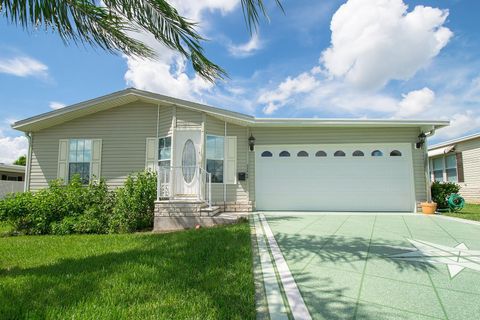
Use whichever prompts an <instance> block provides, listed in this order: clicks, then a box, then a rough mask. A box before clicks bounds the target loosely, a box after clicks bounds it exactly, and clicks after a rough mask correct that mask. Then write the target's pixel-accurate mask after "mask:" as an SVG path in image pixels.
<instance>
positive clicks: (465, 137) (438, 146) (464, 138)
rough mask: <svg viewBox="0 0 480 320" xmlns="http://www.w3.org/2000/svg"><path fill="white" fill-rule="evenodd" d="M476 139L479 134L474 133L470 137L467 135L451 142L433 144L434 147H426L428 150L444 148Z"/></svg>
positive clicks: (479, 136)
mask: <svg viewBox="0 0 480 320" xmlns="http://www.w3.org/2000/svg"><path fill="white" fill-rule="evenodd" d="M476 138H480V133H475V134H471V135H468V136H463V137H460V138H457V139H452V140H448V141H444V142H441V143H437V144H434V145H432V146H430V147H428V150H433V149H437V148H442V147H445V146H448V145H451V144H456V143H460V142H464V141H467V140H472V139H476Z"/></svg>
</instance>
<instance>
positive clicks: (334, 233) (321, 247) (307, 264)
mask: <svg viewBox="0 0 480 320" xmlns="http://www.w3.org/2000/svg"><path fill="white" fill-rule="evenodd" d="M350 217H351V216H347V217H346V218H345V220H343V222H342V223H341V224H340V225H339V226H338V228H337V229H336V230H335V232H333V233H332V234H331V235H329V236H328V237H327V239H326V240H325V242H324V243H322V244H321V245H320V246H319V248H318V250H322V249H323V248H325V246H326V245H327V244H328V243H330V242H331V240H333V239H334V238H335V235H336V234H337V232H338V231H339V230H340V228H341V227H342V226H343V225H344V224H345V222H347V220H348V219H350ZM313 259H315V254H314V256H313V257H311V258H310V260H308V262H307V263H306V264H305V265H304V266H303V268H302V269H301V270H300V272H303V271H305V268H307V267H308V266H309V265H310V263H312V261H313Z"/></svg>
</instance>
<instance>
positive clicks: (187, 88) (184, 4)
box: [124, 0, 239, 100]
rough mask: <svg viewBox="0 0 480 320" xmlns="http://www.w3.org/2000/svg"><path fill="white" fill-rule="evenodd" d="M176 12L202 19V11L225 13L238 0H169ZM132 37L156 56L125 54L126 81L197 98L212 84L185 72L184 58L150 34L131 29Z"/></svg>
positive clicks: (141, 86) (152, 89)
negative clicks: (144, 56) (150, 57)
mask: <svg viewBox="0 0 480 320" xmlns="http://www.w3.org/2000/svg"><path fill="white" fill-rule="evenodd" d="M169 2H170V3H171V4H172V5H173V6H175V8H176V9H177V10H178V11H179V13H180V14H182V15H183V16H185V17H187V18H188V19H189V20H191V21H196V22H198V21H200V22H201V24H200V27H205V22H206V21H201V20H202V14H203V13H204V12H213V11H220V12H221V13H222V14H226V13H228V12H231V11H232V10H234V9H235V7H236V6H237V5H238V3H239V0H204V1H198V0H197V1H195V0H170V1H169ZM134 37H135V38H137V39H139V40H141V41H143V42H144V43H146V44H147V45H149V46H150V47H151V48H152V49H154V51H155V52H156V54H157V58H156V59H152V60H150V59H142V58H137V57H127V56H125V60H126V62H127V67H128V70H127V71H126V73H125V76H124V78H125V81H126V83H127V85H129V86H133V87H136V88H138V89H143V90H148V91H153V92H157V93H162V94H166V95H169V96H174V97H178V98H183V99H190V100H199V95H200V94H202V93H205V92H207V91H209V90H211V89H212V88H213V84H212V83H210V82H208V81H205V80H204V79H203V78H201V77H199V76H198V75H196V74H194V75H190V74H189V73H188V72H187V64H188V61H187V60H186V59H185V58H184V57H182V56H181V55H180V54H179V53H177V52H174V51H172V50H170V49H168V48H166V47H165V46H164V45H162V44H161V43H160V42H158V41H157V40H155V39H154V38H153V36H152V35H151V34H146V33H143V34H139V33H135V34H134Z"/></svg>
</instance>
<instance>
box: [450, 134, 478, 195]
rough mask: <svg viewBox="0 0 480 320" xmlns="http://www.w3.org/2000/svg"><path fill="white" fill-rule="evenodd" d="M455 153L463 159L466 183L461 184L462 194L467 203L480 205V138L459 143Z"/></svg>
mask: <svg viewBox="0 0 480 320" xmlns="http://www.w3.org/2000/svg"><path fill="white" fill-rule="evenodd" d="M455 152H461V153H462V157H463V173H464V177H465V182H463V183H459V184H460V186H461V187H462V188H461V189H460V194H461V195H462V196H463V197H464V198H465V200H466V201H467V202H471V203H480V138H477V139H472V140H469V141H464V142H460V143H457V144H456V146H455Z"/></svg>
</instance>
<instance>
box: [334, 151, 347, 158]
mask: <svg viewBox="0 0 480 320" xmlns="http://www.w3.org/2000/svg"><path fill="white" fill-rule="evenodd" d="M333 156H334V157H345V152H343V151H342V150H338V151H335V153H334V154H333Z"/></svg>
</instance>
